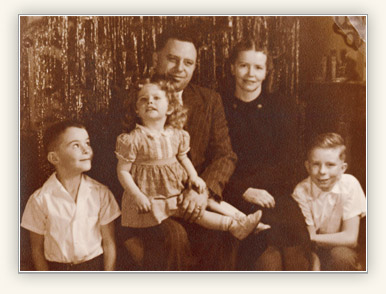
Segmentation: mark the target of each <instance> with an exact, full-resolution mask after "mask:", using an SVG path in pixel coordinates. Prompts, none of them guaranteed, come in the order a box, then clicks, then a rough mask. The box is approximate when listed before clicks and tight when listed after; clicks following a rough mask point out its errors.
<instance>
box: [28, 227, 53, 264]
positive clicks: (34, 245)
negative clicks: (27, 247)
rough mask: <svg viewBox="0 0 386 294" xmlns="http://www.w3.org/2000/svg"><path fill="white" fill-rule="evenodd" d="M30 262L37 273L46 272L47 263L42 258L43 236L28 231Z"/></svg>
mask: <svg viewBox="0 0 386 294" xmlns="http://www.w3.org/2000/svg"><path fill="white" fill-rule="evenodd" d="M30 242H31V250H32V260H33V263H34V266H35V269H36V270H37V271H48V270H49V267H48V263H47V260H46V258H45V257H44V236H43V235H40V234H37V233H34V232H32V231H30Z"/></svg>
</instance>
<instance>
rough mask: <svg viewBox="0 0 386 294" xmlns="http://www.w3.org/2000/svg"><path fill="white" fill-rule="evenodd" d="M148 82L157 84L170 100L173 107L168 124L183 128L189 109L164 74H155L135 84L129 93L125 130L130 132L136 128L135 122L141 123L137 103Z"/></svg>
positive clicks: (170, 106)
mask: <svg viewBox="0 0 386 294" xmlns="http://www.w3.org/2000/svg"><path fill="white" fill-rule="evenodd" d="M148 84H154V85H157V86H158V87H159V88H160V89H161V90H162V91H164V92H165V94H166V97H167V99H168V102H169V108H170V109H173V111H172V113H171V114H170V115H168V117H167V120H166V124H165V125H166V126H172V127H174V128H177V129H182V128H183V127H184V125H185V122H186V119H187V110H186V109H185V108H184V107H183V105H182V104H181V103H180V101H179V98H178V93H177V91H176V89H175V87H174V86H173V84H172V82H171V81H169V80H168V79H167V78H166V77H165V76H164V75H153V76H152V77H147V78H142V79H140V80H139V81H138V82H136V83H135V85H134V91H131V93H130V94H129V99H128V101H127V102H128V103H127V104H126V105H127V107H126V108H127V109H128V112H127V114H126V115H125V121H124V127H125V131H127V132H130V131H132V130H133V129H134V128H135V124H137V123H138V124H141V123H142V122H141V119H140V118H139V117H138V116H137V114H136V104H137V100H138V93H139V91H140V90H141V89H142V88H143V87H144V86H145V85H148Z"/></svg>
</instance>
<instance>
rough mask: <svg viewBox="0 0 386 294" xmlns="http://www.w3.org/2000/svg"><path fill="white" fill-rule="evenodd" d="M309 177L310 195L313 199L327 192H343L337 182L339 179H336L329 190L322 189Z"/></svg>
mask: <svg viewBox="0 0 386 294" xmlns="http://www.w3.org/2000/svg"><path fill="white" fill-rule="evenodd" d="M309 179H310V182H311V196H312V198H314V199H315V198H318V197H319V196H320V195H321V194H329V193H332V194H342V193H343V190H342V187H341V185H340V184H339V183H340V179H339V180H338V181H336V183H335V184H334V186H333V187H332V189H331V190H330V191H323V190H322V189H320V188H319V187H318V186H317V185H316V184H315V183H314V182H313V181H312V180H311V177H309Z"/></svg>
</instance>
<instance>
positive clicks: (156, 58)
mask: <svg viewBox="0 0 386 294" xmlns="http://www.w3.org/2000/svg"><path fill="white" fill-rule="evenodd" d="M157 64H158V52H154V53H153V67H154V68H155V67H157Z"/></svg>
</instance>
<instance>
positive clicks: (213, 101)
mask: <svg viewBox="0 0 386 294" xmlns="http://www.w3.org/2000/svg"><path fill="white" fill-rule="evenodd" d="M182 100H183V103H184V106H185V107H186V108H187V109H188V120H187V123H186V126H185V129H186V130H187V131H188V132H189V134H190V137H191V143H190V147H191V149H190V158H191V160H192V162H193V165H194V166H195V168H196V170H197V172H198V174H199V175H200V177H202V178H203V179H204V180H205V182H206V184H207V186H208V188H209V190H210V191H211V193H212V194H214V195H216V196H218V197H220V198H221V197H222V191H223V189H224V186H225V184H226V183H227V182H228V180H229V178H230V176H231V175H232V173H233V171H234V169H235V164H236V160H237V156H236V154H235V153H234V152H233V151H232V146H231V141H230V138H229V133H228V126H227V121H226V119H225V114H224V107H223V104H222V100H221V97H220V95H219V94H218V93H216V92H214V91H213V90H210V89H207V88H203V87H200V86H197V85H194V84H189V85H188V86H187V87H186V88H185V89H184V91H183V93H182ZM216 198H217V197H216Z"/></svg>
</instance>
